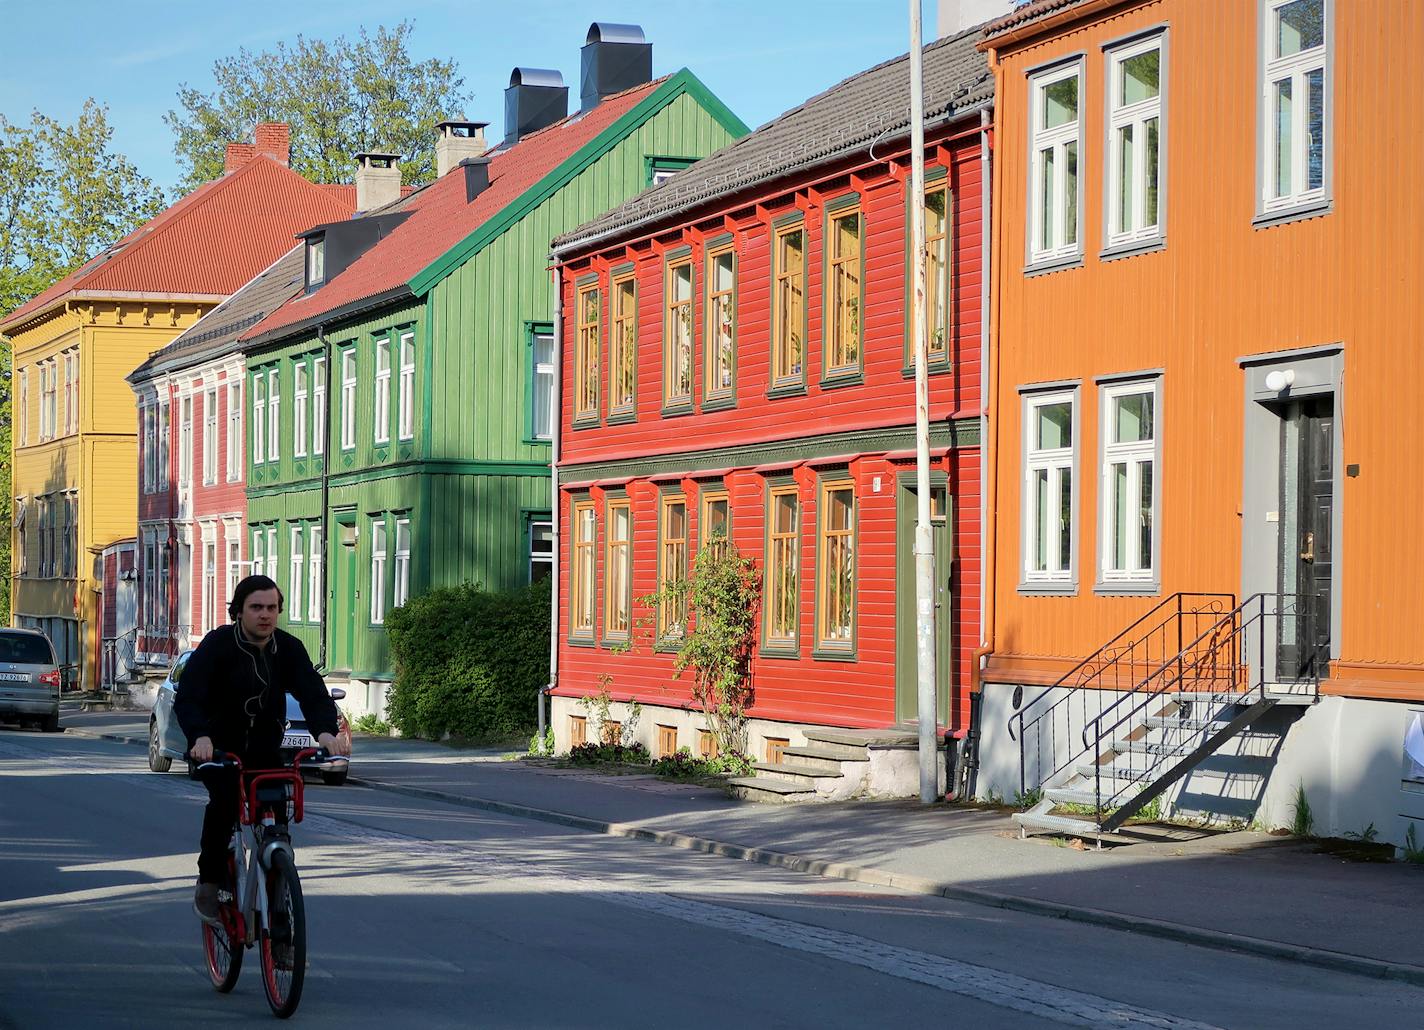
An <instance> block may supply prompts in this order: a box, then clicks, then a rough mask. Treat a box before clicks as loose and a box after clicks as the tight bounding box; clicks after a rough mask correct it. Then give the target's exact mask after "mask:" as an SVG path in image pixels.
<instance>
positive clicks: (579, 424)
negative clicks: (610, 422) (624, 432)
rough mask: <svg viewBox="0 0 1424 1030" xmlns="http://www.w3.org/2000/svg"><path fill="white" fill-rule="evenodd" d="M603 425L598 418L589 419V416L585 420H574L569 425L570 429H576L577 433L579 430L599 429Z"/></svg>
mask: <svg viewBox="0 0 1424 1030" xmlns="http://www.w3.org/2000/svg"><path fill="white" fill-rule="evenodd" d="M602 424H603V423H602V422H600V421H599V420H598V417H597V416H595V417H593V418H589V417H588V416H587V415H585V416H584V417H583V418H576V419H574V420H573V422H571V423H569V428H571V429H574V430H576V431H577V430H579V429H597V428H599V426H601V425H602Z"/></svg>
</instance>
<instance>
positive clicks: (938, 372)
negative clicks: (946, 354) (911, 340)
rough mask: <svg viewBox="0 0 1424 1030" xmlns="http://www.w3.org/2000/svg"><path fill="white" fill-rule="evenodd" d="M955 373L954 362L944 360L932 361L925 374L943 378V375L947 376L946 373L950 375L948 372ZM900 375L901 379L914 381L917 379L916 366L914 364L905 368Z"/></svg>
mask: <svg viewBox="0 0 1424 1030" xmlns="http://www.w3.org/2000/svg"><path fill="white" fill-rule="evenodd" d="M953 371H954V364H953V362H950V361H944V360H941V361H931V362H930V365H929V367H928V368H927V369H925V372H926V373H927V374H929V375H932V376H942V375H944V374H946V373H948V372H953ZM900 375H901V377H902V378H904V379H913V378H915V366H914V365H913V364H910V365H906V366H904V367H903V368H901V369H900Z"/></svg>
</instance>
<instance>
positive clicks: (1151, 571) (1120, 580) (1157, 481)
mask: <svg viewBox="0 0 1424 1030" xmlns="http://www.w3.org/2000/svg"><path fill="white" fill-rule="evenodd" d="M1142 393H1150V394H1151V395H1152V440H1151V441H1150V442H1148V443H1137V444H1114V443H1112V442H1111V440H1112V424H1111V420H1112V414H1113V402H1114V401H1115V400H1117V399H1118V398H1119V397H1123V396H1129V395H1133V394H1142ZM1098 408H1099V416H1098V458H1099V461H1098V469H1099V478H1098V509H1099V518H1098V563H1097V564H1098V572H1097V582H1096V583H1095V584H1094V588H1093V589H1094V591H1095V592H1097V593H1100V594H1158V593H1161V590H1162V571H1161V562H1162V559H1161V553H1162V377H1161V375H1160V374H1147V375H1143V376H1140V377H1136V378H1121V377H1107V378H1105V379H1102V380H1099V382H1098ZM1116 460H1122V461H1126V462H1129V463H1133V462H1137V463H1140V462H1142V461H1143V460H1146V461H1149V462H1150V463H1151V468H1152V509H1151V513H1150V517H1151V520H1152V539H1151V543H1150V545H1149V550H1150V553H1149V554H1148V555H1147V558H1148V562H1149V564H1148V567H1147V568H1144V569H1126V570H1122V569H1110V568H1108V562H1109V560H1110V559H1111V558H1112V557H1113V547H1112V531H1113V516H1114V514H1115V512H1114V508H1113V503H1112V483H1111V475H1112V472H1111V469H1112V465H1113V463H1114V462H1115V461H1116ZM1140 474H1141V473H1140V471H1139V472H1137V474H1136V475H1138V476H1140ZM1134 481H1136V479H1135V476H1134V473H1133V471H1132V467H1131V465H1129V469H1128V483H1129V485H1130V484H1132V483H1133V482H1134ZM1129 493H1131V491H1130V490H1129ZM1139 557H1141V556H1140V555H1139Z"/></svg>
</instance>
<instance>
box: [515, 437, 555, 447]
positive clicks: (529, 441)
mask: <svg viewBox="0 0 1424 1030" xmlns="http://www.w3.org/2000/svg"><path fill="white" fill-rule="evenodd" d="M520 443H522V444H524V446H526V447H552V446H553V445H554V442H553V441H552V440H547V439H539V438H537V437H529V436H526V437H525V438H524V439H523V440H521V441H520Z"/></svg>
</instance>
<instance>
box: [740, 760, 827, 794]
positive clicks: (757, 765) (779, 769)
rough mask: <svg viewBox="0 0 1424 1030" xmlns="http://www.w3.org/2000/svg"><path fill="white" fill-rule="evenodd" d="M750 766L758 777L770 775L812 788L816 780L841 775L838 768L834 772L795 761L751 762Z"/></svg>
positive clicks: (814, 786) (773, 777)
mask: <svg viewBox="0 0 1424 1030" xmlns="http://www.w3.org/2000/svg"><path fill="white" fill-rule="evenodd" d="M752 768H753V769H755V770H756V775H757V778H758V779H760V778H762V777H771V778H772V779H777V780H784V781H785V782H787V783H795V784H804V785H805V786H806V787H808V788H810V789H812V790H814V789H815V788H816V781H817V780H823V779H828V778H839V777H840V776H841V775H842V773H841V771H840V770H839V769H837V770H836V771H835V772H825V771H823V770H821V769H816V768H813V767H811V766H807V765H797V764H796V763H795V762H783V763H776V762H753V763H752Z"/></svg>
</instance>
